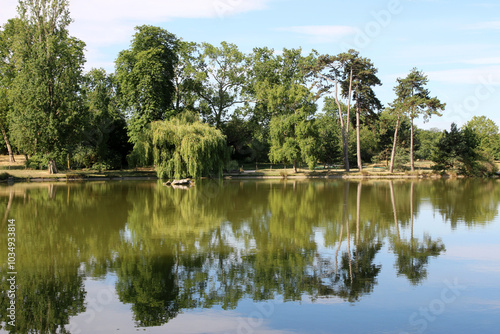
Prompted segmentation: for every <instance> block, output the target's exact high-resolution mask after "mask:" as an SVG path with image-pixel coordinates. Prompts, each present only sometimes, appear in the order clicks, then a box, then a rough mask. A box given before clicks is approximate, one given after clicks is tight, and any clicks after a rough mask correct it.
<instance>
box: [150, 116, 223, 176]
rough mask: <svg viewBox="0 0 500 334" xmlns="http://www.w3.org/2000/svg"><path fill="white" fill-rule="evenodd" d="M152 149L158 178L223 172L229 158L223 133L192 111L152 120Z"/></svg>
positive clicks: (217, 174)
mask: <svg viewBox="0 0 500 334" xmlns="http://www.w3.org/2000/svg"><path fill="white" fill-rule="evenodd" d="M150 131H151V132H150V136H151V143H152V150H153V154H154V162H155V166H156V171H157V173H158V176H159V177H160V178H165V177H168V178H175V179H179V178H182V177H188V176H190V177H194V178H197V177H201V176H211V175H212V176H213V175H216V176H219V177H220V176H222V170H223V168H224V166H225V165H226V162H227V160H228V153H229V152H228V149H227V146H226V137H225V136H224V135H223V134H222V132H221V131H220V130H217V129H215V128H213V127H211V126H210V125H208V124H204V123H201V122H200V121H199V120H198V119H196V117H195V116H193V114H190V113H188V114H184V115H182V116H180V117H177V118H173V119H172V120H169V121H157V122H154V123H152V124H151V130H150Z"/></svg>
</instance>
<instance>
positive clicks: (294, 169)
mask: <svg viewBox="0 0 500 334" xmlns="http://www.w3.org/2000/svg"><path fill="white" fill-rule="evenodd" d="M293 172H294V173H297V161H296V160H294V161H293Z"/></svg>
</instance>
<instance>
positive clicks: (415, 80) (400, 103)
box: [391, 68, 446, 172]
mask: <svg viewBox="0 0 500 334" xmlns="http://www.w3.org/2000/svg"><path fill="white" fill-rule="evenodd" d="M428 81H429V80H428V79H427V76H426V75H425V74H424V73H423V72H422V71H418V70H417V69H416V68H413V69H412V70H411V72H410V73H409V74H408V76H407V77H406V78H404V79H401V78H398V79H397V82H398V85H397V86H396V87H395V88H394V90H395V92H396V99H395V100H394V102H393V108H394V110H395V111H396V113H397V114H398V121H399V120H400V116H401V115H403V114H404V115H405V116H407V117H408V118H409V119H410V165H411V170H412V171H414V170H415V165H414V161H413V129H414V127H413V122H414V119H415V118H418V117H419V116H420V115H422V116H423V117H424V121H427V120H428V119H429V118H430V117H431V116H432V115H438V116H441V114H440V111H442V110H444V108H445V106H446V104H444V103H441V101H439V99H438V98H437V97H433V98H431V97H430V96H429V94H430V92H429V90H428V89H427V88H425V86H426V85H427V83H428ZM396 136H397V127H396V132H395V134H394V143H396ZM394 152H395V146H394V147H393V153H392V157H391V172H392V166H393V162H394Z"/></svg>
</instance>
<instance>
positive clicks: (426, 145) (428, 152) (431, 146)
mask: <svg viewBox="0 0 500 334" xmlns="http://www.w3.org/2000/svg"><path fill="white" fill-rule="evenodd" d="M441 135H442V131H440V130H439V129H436V128H433V129H430V130H422V129H418V130H417V131H416V136H415V139H416V141H417V142H418V143H419V145H418V148H417V150H416V151H415V158H417V159H422V160H431V158H432V155H433V154H434V151H435V150H436V146H437V144H438V142H439V139H440V138H441Z"/></svg>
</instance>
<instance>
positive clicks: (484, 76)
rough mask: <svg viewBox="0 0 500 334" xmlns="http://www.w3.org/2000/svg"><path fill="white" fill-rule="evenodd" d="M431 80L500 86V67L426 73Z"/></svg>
mask: <svg viewBox="0 0 500 334" xmlns="http://www.w3.org/2000/svg"><path fill="white" fill-rule="evenodd" d="M426 74H427V75H428V77H429V80H432V81H439V82H445V83H451V84H484V83H485V81H488V82H490V83H491V84H493V85H500V65H493V66H482V67H476V68H458V69H450V70H443V71H431V72H427V73H426Z"/></svg>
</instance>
